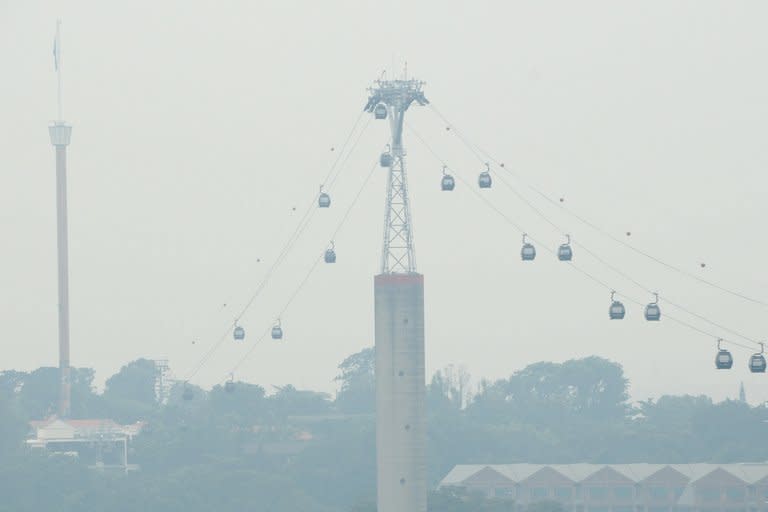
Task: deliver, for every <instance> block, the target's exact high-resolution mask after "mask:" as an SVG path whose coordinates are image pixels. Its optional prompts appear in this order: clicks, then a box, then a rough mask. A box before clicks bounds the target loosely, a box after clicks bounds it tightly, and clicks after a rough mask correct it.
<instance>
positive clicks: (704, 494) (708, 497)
mask: <svg viewBox="0 0 768 512" xmlns="http://www.w3.org/2000/svg"><path fill="white" fill-rule="evenodd" d="M696 494H697V495H698V496H699V499H700V500H701V501H720V489H719V488H717V487H701V488H700V489H698V490H697V492H696Z"/></svg>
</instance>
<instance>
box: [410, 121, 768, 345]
mask: <svg viewBox="0 0 768 512" xmlns="http://www.w3.org/2000/svg"><path fill="white" fill-rule="evenodd" d="M408 129H409V130H410V131H411V132H412V133H413V134H414V135H415V136H416V138H417V139H418V140H419V141H420V142H421V143H422V144H423V145H424V146H425V147H426V148H427V150H428V151H429V152H430V153H431V154H432V155H433V156H434V157H435V158H436V159H437V160H438V161H439V162H440V163H441V164H443V165H444V166H445V167H446V168H449V167H448V165H447V164H446V162H445V161H444V160H443V159H442V158H441V157H440V156H439V155H438V154H437V153H436V152H435V151H434V149H433V148H432V147H431V145H430V144H428V143H427V141H426V140H425V139H424V138H423V137H422V136H421V135H420V134H419V133H418V132H417V131H416V130H415V129H414V128H413V127H411V126H408ZM456 178H457V179H458V180H459V181H461V182H462V183H463V184H464V185H465V186H466V188H467V189H468V190H469V191H470V192H472V194H473V195H474V196H475V197H477V198H478V199H480V200H481V201H482V202H484V203H485V204H486V205H487V206H489V207H490V208H492V209H493V210H494V211H495V212H496V213H498V214H499V215H500V216H501V217H502V218H504V220H505V221H507V223H509V224H510V225H511V226H513V227H514V228H515V229H517V230H518V231H519V232H521V233H526V230H525V229H524V228H523V227H522V226H521V225H520V224H518V223H517V222H515V221H514V220H513V219H511V218H510V217H509V216H508V215H506V214H505V213H504V212H503V211H502V210H501V209H499V208H498V207H497V206H496V205H495V204H493V203H492V202H491V201H490V200H489V199H488V198H487V197H486V196H485V195H484V194H481V193H480V192H478V191H477V190H475V188H474V187H473V186H471V185H470V184H469V183H468V182H467V181H466V180H465V179H464V178H463V177H462V176H461V175H459V174H456ZM534 210H535V211H538V210H537V209H535V208H534ZM542 217H544V218H545V220H548V219H546V217H545V216H544V215H543V214H542ZM548 222H549V223H550V224H551V225H552V226H553V227H554V228H555V229H556V230H558V231H560V232H563V230H562V229H561V228H560V227H559V226H558V225H557V224H555V223H554V222H552V221H549V220H548ZM527 236H528V238H530V239H531V240H533V241H534V242H536V243H537V244H539V245H541V247H543V248H544V250H545V251H547V252H549V253H550V254H552V255H557V252H556V251H555V250H552V249H550V248H549V247H547V246H546V245H544V244H540V243H539V242H538V241H536V240H535V239H534V238H533V237H531V236H530V235H527ZM579 247H581V248H582V249H585V251H586V252H588V253H589V254H590V255H591V256H592V257H594V258H595V259H596V260H597V261H598V262H600V263H602V264H603V265H605V266H607V267H608V268H610V269H611V270H613V271H614V272H616V273H617V274H619V275H621V276H622V277H624V278H625V279H628V280H629V281H630V282H632V283H633V284H635V285H636V286H638V287H640V288H641V289H643V290H645V291H647V292H648V293H653V292H652V291H651V290H650V289H649V288H647V287H646V286H644V285H642V284H641V283H639V282H638V281H636V280H635V279H633V278H631V277H630V276H629V275H627V274H626V273H624V272H623V271H621V270H620V269H618V268H617V267H615V266H614V265H611V264H610V263H608V262H607V261H605V260H604V259H602V258H600V257H599V256H597V255H596V254H595V253H594V252H592V251H590V250H589V249H588V248H586V247H585V246H584V245H583V244H579ZM568 263H569V264H570V266H571V267H572V268H574V269H576V270H577V271H579V272H580V273H581V274H582V275H584V276H585V277H587V278H589V279H591V280H592V281H594V282H596V283H597V284H599V285H601V286H602V287H604V288H605V289H607V290H609V291H616V290H615V288H613V287H611V286H610V285H608V284H607V283H605V282H604V281H602V280H600V279H598V278H597V277H595V276H594V275H592V274H591V273H589V272H587V271H586V270H584V269H583V268H581V267H579V266H578V265H576V264H575V263H573V261H569V262H568ZM616 293H617V294H618V295H621V296H622V297H625V298H627V299H628V300H630V302H634V303H635V304H638V305H640V306H641V307H643V306H644V304H643V303H642V302H640V301H638V300H636V299H632V298H630V297H629V296H628V295H627V294H624V293H619V292H616ZM666 302H667V303H669V304H670V305H672V306H673V307H676V308H678V309H680V310H682V311H684V312H686V313H688V314H691V315H692V316H695V317H696V318H698V319H700V320H702V321H705V322H707V323H709V324H711V325H713V326H715V327H717V328H719V329H722V330H723V331H726V332H730V333H731V334H734V335H736V336H738V337H740V338H743V339H745V340H747V341H749V342H752V343H756V344H759V341H757V340H755V339H753V338H750V337H747V336H744V335H742V334H740V333H739V332H738V331H735V330H733V329H730V328H728V327H725V326H723V325H721V324H719V323H716V322H714V321H712V320H709V319H708V318H706V317H704V316H702V315H699V314H697V313H694V312H692V311H690V310H688V309H686V308H684V307H682V306H680V305H678V304H675V303H673V302H671V301H669V300H666ZM664 316H665V318H669V319H671V320H672V321H673V322H676V323H678V324H680V325H683V326H685V327H689V328H691V329H693V330H695V331H697V332H699V333H703V334H706V335H707V336H711V337H713V338H715V339H719V338H721V336H717V335H715V334H713V333H711V332H708V331H705V330H703V329H700V328H698V327H695V326H693V325H691V324H689V323H687V322H685V321H683V320H680V319H678V318H676V317H673V316H670V315H669V314H665V315H664ZM729 343H732V344H733V345H736V346H740V347H743V348H748V349H750V347H747V346H745V345H741V344H739V343H737V342H733V341H730V342H729Z"/></svg>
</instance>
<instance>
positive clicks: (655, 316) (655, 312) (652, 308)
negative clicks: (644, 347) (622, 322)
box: [645, 302, 661, 322]
mask: <svg viewBox="0 0 768 512" xmlns="http://www.w3.org/2000/svg"><path fill="white" fill-rule="evenodd" d="M645 319H646V320H648V321H649V322H658V321H659V320H661V308H659V305H658V304H656V303H655V302H651V303H650V304H648V305H647V306H645Z"/></svg>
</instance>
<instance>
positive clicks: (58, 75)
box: [54, 20, 64, 122]
mask: <svg viewBox="0 0 768 512" xmlns="http://www.w3.org/2000/svg"><path fill="white" fill-rule="evenodd" d="M54 49H55V50H56V55H55V58H56V82H57V87H58V89H57V93H58V113H59V117H58V119H57V120H58V121H59V122H63V121H64V116H63V114H62V106H61V103H62V101H61V64H62V59H61V20H56V41H55V42H54Z"/></svg>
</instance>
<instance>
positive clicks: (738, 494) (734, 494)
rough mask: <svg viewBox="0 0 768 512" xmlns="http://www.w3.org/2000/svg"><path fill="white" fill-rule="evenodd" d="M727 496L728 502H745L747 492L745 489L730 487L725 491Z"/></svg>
mask: <svg viewBox="0 0 768 512" xmlns="http://www.w3.org/2000/svg"><path fill="white" fill-rule="evenodd" d="M725 496H726V498H728V501H744V498H745V497H746V490H745V489H744V488H743V487H728V488H726V489H725Z"/></svg>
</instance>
